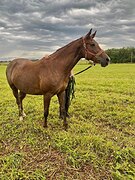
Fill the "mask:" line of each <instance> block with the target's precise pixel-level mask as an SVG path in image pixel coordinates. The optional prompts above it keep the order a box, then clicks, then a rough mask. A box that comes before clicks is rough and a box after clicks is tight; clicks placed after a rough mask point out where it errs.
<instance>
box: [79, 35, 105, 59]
mask: <svg viewBox="0 0 135 180" xmlns="http://www.w3.org/2000/svg"><path fill="white" fill-rule="evenodd" d="M82 40H83V47H84V49H85V59H87V54H90V55H92V56H94V57H96V58H97V57H99V56H100V55H101V54H102V53H103V52H104V51H103V50H102V49H101V50H100V51H99V52H98V53H96V54H94V53H92V52H90V51H89V50H88V49H87V47H86V42H85V39H84V37H82Z"/></svg>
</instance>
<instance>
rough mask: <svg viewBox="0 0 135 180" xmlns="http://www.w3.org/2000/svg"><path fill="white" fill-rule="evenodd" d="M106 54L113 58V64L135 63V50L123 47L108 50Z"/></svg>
mask: <svg viewBox="0 0 135 180" xmlns="http://www.w3.org/2000/svg"><path fill="white" fill-rule="evenodd" d="M106 53H107V54H108V56H109V57H110V58H111V63H135V48H134V47H126V48H125V47H123V48H119V49H115V48H112V49H108V50H106Z"/></svg>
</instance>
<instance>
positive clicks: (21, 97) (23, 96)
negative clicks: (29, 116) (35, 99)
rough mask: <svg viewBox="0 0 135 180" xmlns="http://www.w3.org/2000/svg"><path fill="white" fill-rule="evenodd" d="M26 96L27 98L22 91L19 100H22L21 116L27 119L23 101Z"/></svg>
mask: <svg viewBox="0 0 135 180" xmlns="http://www.w3.org/2000/svg"><path fill="white" fill-rule="evenodd" d="M25 96H26V94H25V93H23V92H22V91H20V93H19V99H20V109H21V116H22V117H25V116H26V114H25V113H24V111H23V104H22V101H23V99H24V98H25Z"/></svg>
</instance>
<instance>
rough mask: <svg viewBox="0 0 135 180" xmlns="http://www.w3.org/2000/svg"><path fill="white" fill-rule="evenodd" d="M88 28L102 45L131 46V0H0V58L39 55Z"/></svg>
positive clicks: (134, 39) (134, 38) (134, 42)
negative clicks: (94, 33) (95, 32)
mask: <svg viewBox="0 0 135 180" xmlns="http://www.w3.org/2000/svg"><path fill="white" fill-rule="evenodd" d="M90 28H93V30H97V35H96V38H95V39H96V41H97V42H99V44H100V45H101V47H102V48H103V49H108V48H120V47H127V46H134V47H135V0H0V59H1V58H12V57H27V58H41V57H43V56H44V55H45V54H49V53H52V52H54V51H55V50H57V49H58V48H60V47H62V46H64V45H66V44H67V43H69V42H71V41H73V40H75V39H77V38H80V37H82V36H84V35H85V34H86V33H87V32H88V31H89V29H90Z"/></svg>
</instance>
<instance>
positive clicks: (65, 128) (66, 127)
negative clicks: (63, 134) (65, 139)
mask: <svg viewBox="0 0 135 180" xmlns="http://www.w3.org/2000/svg"><path fill="white" fill-rule="evenodd" d="M64 130H65V131H67V130H68V124H67V123H66V124H65V123H64Z"/></svg>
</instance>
